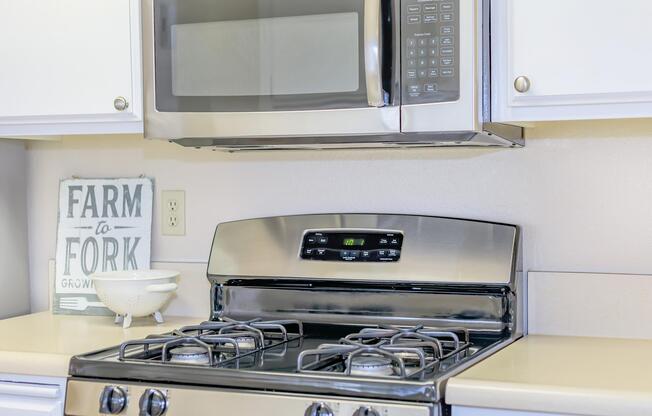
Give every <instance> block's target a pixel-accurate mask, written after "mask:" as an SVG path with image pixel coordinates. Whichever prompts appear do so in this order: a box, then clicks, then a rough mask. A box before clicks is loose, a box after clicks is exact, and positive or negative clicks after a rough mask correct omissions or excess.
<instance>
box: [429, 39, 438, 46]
mask: <svg viewBox="0 0 652 416" xmlns="http://www.w3.org/2000/svg"><path fill="white" fill-rule="evenodd" d="M438 43H439V39H438V38H428V44H429V45H430V46H437V44H438Z"/></svg>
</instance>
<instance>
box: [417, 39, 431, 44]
mask: <svg viewBox="0 0 652 416" xmlns="http://www.w3.org/2000/svg"><path fill="white" fill-rule="evenodd" d="M429 40H430V38H421V39H419V46H428V41H429Z"/></svg>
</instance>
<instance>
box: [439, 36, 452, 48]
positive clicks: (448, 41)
mask: <svg viewBox="0 0 652 416" xmlns="http://www.w3.org/2000/svg"><path fill="white" fill-rule="evenodd" d="M439 42H440V43H441V44H442V45H446V46H449V45H452V44H454V43H455V41H454V40H453V37H452V36H442V37H441V39H439Z"/></svg>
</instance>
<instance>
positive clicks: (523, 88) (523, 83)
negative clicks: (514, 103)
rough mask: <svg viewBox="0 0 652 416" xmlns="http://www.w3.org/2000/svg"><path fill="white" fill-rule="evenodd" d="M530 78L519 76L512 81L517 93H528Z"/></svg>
mask: <svg viewBox="0 0 652 416" xmlns="http://www.w3.org/2000/svg"><path fill="white" fill-rule="evenodd" d="M530 85H531V84H530V78H528V77H525V76H520V77H518V78H516V79H515V80H514V88H515V89H516V91H518V92H521V93H523V92H528V91H529V90H530Z"/></svg>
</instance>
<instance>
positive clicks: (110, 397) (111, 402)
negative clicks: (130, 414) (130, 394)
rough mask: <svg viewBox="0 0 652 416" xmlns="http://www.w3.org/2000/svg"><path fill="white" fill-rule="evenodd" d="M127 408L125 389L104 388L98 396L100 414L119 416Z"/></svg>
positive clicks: (116, 387) (115, 387)
mask: <svg viewBox="0 0 652 416" xmlns="http://www.w3.org/2000/svg"><path fill="white" fill-rule="evenodd" d="M125 407H127V392H126V389H124V388H122V387H118V386H106V387H104V390H103V391H102V395H101V396H100V413H104V414H109V415H119V414H120V413H122V411H123V410H125Z"/></svg>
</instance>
